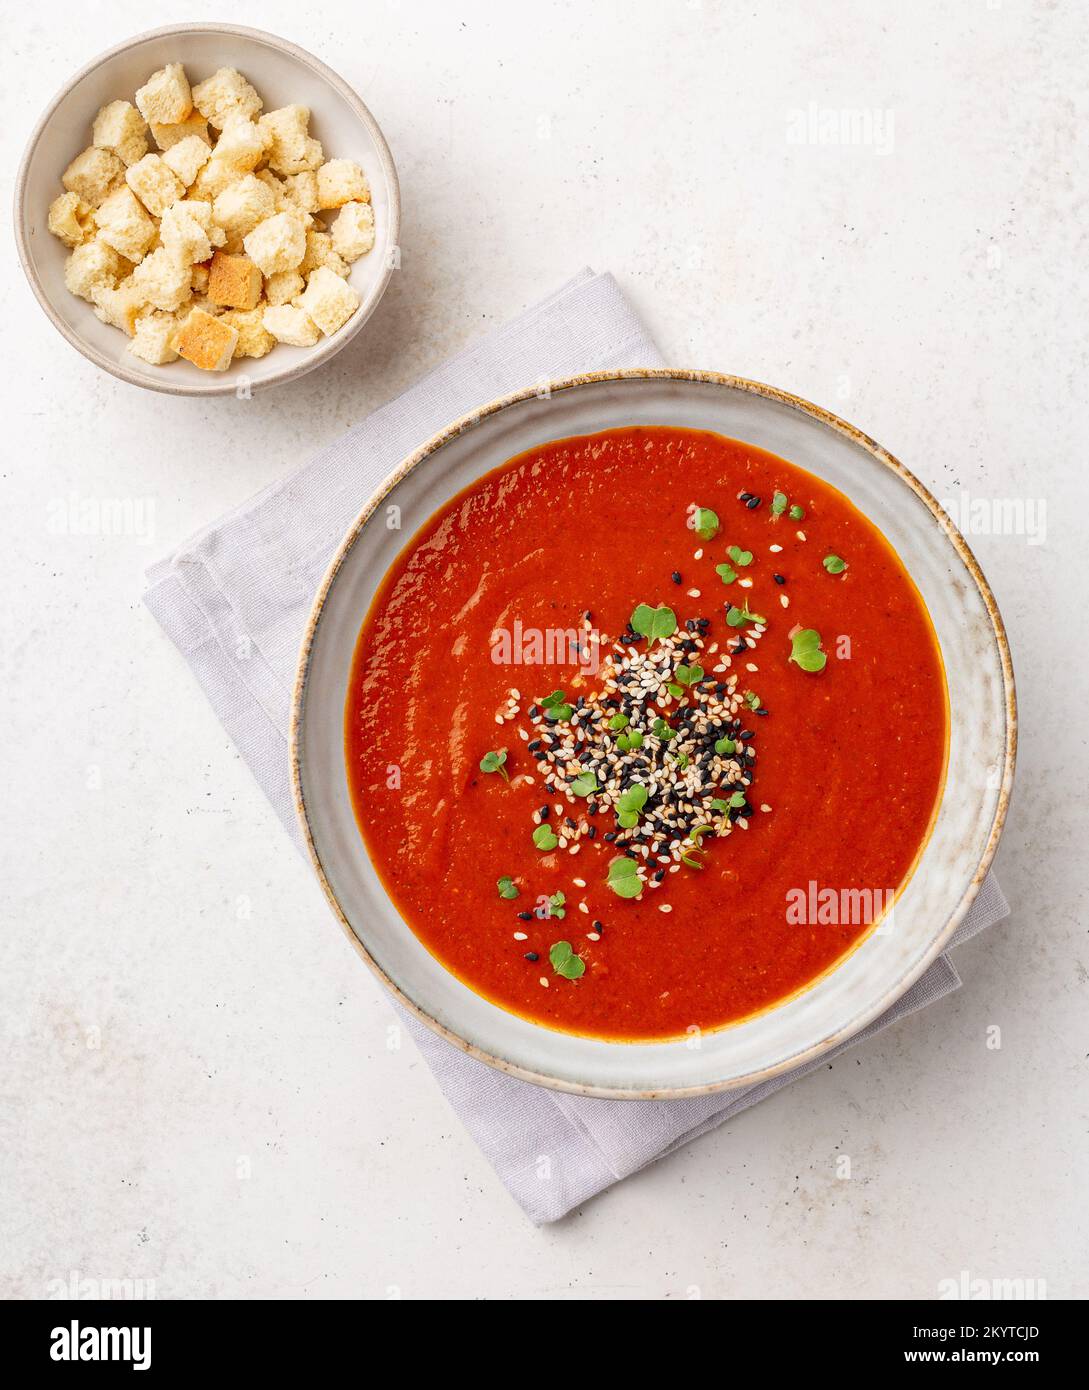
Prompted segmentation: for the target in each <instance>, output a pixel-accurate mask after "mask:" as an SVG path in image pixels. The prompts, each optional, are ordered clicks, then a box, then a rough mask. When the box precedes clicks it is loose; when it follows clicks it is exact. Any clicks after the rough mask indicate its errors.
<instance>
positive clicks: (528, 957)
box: [522, 951, 540, 960]
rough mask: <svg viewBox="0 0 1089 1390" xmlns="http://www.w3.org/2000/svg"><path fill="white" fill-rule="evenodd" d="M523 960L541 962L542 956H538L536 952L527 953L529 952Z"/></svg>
mask: <svg viewBox="0 0 1089 1390" xmlns="http://www.w3.org/2000/svg"><path fill="white" fill-rule="evenodd" d="M522 959H523V960H540V956H539V955H538V954H537V952H536V951H527V952H526V953H525V955H524V956H523V957H522Z"/></svg>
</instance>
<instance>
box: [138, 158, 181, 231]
mask: <svg viewBox="0 0 1089 1390" xmlns="http://www.w3.org/2000/svg"><path fill="white" fill-rule="evenodd" d="M125 182H126V183H127V184H128V186H129V187H130V188H131V189H132V191H133V192H134V193H135V194H136V196H137V197H138V198H139V199H140V201H141V203H143V205H144V207H146V208H147V210H148V212H150V213H151V215H152V217H162V215H163V213H164V212H165V211H166V210H167V208H168V207H169V206H170V204H171V203H176V202H177V201H178V199H179V198H181V197H182V196H183V195H184V193H185V185H184V184H183V183H182V181H181V179H179V178H178V176H177V174H175V173H174V171H173V169H171V168H169V166H168V165H167V164H166V163H165V162H164V160H163V158H162V156H161V155H157V154H145V155H144V157H143V159H141V160H138V161H137V162H136V163H135V164H134V165H132V167H131V168H129V169H126V170H125Z"/></svg>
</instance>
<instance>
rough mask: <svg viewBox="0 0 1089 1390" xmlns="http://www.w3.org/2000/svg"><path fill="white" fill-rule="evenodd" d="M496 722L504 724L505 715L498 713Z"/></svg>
mask: <svg viewBox="0 0 1089 1390" xmlns="http://www.w3.org/2000/svg"><path fill="white" fill-rule="evenodd" d="M495 722H496V723H497V724H502V722H503V716H502V715H501V714H497V715H496V716H495Z"/></svg>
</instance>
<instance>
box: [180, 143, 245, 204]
mask: <svg viewBox="0 0 1089 1390" xmlns="http://www.w3.org/2000/svg"><path fill="white" fill-rule="evenodd" d="M241 177H242V174H241V171H240V170H238V169H235V168H233V167H232V166H231V165H230V164H224V162H223V161H222V160H221V159H216V157H215V154H214V152H213V154H212V157H211V159H209V161H208V163H207V164H205V165H204V166H203V168H202V169H201V171H200V173H199V174H198V175H197V176H196V178H195V179H194V180H193V182H192V185H191V186H190V189H189V192H190V194H191V195H192V196H193V197H194V198H201V199H203V200H204V201H205V202H209V203H211V202H214V201H215V199H216V198H218V197H219V195H220V194H221V193H222V192H223V190H224V189H225V188H229V187H230V185H231V184H232V183H237V182H238V180H239V179H240V178H241Z"/></svg>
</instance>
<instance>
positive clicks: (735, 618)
mask: <svg viewBox="0 0 1089 1390" xmlns="http://www.w3.org/2000/svg"><path fill="white" fill-rule="evenodd" d="M726 622H727V623H728V624H729V626H730V627H744V626H745V624H746V623H760V624H764V623H766V622H767V618H763V617H761V616H760V614H759V613H750V612H749V607H748V604H745V605H744V606H743V607H741V608H738V606H737V605H736V604H734V603H732V604H731V605H730V608H729V611H728V612H727V614H726Z"/></svg>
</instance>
